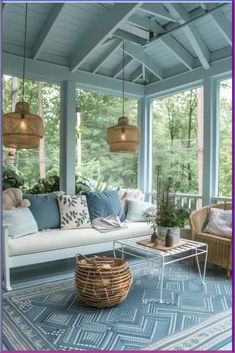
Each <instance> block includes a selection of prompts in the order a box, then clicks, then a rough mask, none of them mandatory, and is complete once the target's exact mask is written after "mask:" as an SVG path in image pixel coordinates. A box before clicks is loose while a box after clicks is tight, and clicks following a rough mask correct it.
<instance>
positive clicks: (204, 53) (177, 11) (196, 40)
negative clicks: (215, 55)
mask: <svg viewBox="0 0 235 353" xmlns="http://www.w3.org/2000/svg"><path fill="white" fill-rule="evenodd" d="M167 6H168V7H169V8H170V9H171V12H172V14H173V15H174V16H175V18H176V20H178V22H179V23H180V24H184V23H186V22H187V21H190V20H191V17H190V15H189V14H188V12H187V11H186V10H185V9H184V7H183V6H182V5H181V4H178V3H177V4H176V3H174V4H173V3H168V4H167ZM184 32H185V34H186V36H187V37H188V39H189V41H190V43H191V44H192V47H193V48H194V50H195V53H196V55H197V57H198V59H199V60H200V62H201V64H202V66H203V67H204V69H209V67H210V64H209V62H210V52H209V50H208V48H207V46H206V45H205V43H204V41H203V40H202V38H201V35H200V34H199V32H198V30H197V29H196V27H195V26H194V24H193V23H191V24H189V25H188V26H185V27H184Z"/></svg>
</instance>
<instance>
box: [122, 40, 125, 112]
mask: <svg viewBox="0 0 235 353" xmlns="http://www.w3.org/2000/svg"><path fill="white" fill-rule="evenodd" d="M124 54H125V52H124V40H123V42H122V116H124V101H125V97H124V89H125V80H124V66H125V63H124Z"/></svg>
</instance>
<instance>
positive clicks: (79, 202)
mask: <svg viewBox="0 0 235 353" xmlns="http://www.w3.org/2000/svg"><path fill="white" fill-rule="evenodd" d="M57 200H58V205H59V210H60V227H61V229H74V228H90V227H91V220H90V215H89V211H88V207H87V200H86V196H85V195H75V196H70V195H64V194H57Z"/></svg>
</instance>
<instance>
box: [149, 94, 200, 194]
mask: <svg viewBox="0 0 235 353" xmlns="http://www.w3.org/2000/svg"><path fill="white" fill-rule="evenodd" d="M202 97H203V90H202V88H197V89H192V90H189V91H185V92H179V93H177V94H174V95H172V96H167V97H163V98H160V99H156V100H154V102H153V189H154V190H155V189H156V182H157V181H156V174H157V173H156V170H157V168H158V166H160V170H161V175H162V177H163V179H167V178H169V177H172V178H173V180H174V185H175V189H176V191H177V192H181V193H190V194H201V193H202V162H203V155H202V154H203V102H202Z"/></svg>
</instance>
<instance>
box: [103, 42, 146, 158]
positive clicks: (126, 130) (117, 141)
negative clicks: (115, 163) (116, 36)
mask: <svg viewBox="0 0 235 353" xmlns="http://www.w3.org/2000/svg"><path fill="white" fill-rule="evenodd" d="M122 70H123V71H122V72H123V75H122V78H123V79H122V116H121V117H120V118H118V124H117V125H115V126H112V127H109V128H108V129H107V143H108V145H109V149H110V151H111V152H136V150H137V148H138V145H139V144H140V131H139V128H138V127H137V126H135V125H129V121H128V118H127V117H126V116H125V115H124V108H125V107H124V105H125V95H124V84H125V81H124V41H123V68H122Z"/></svg>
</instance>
